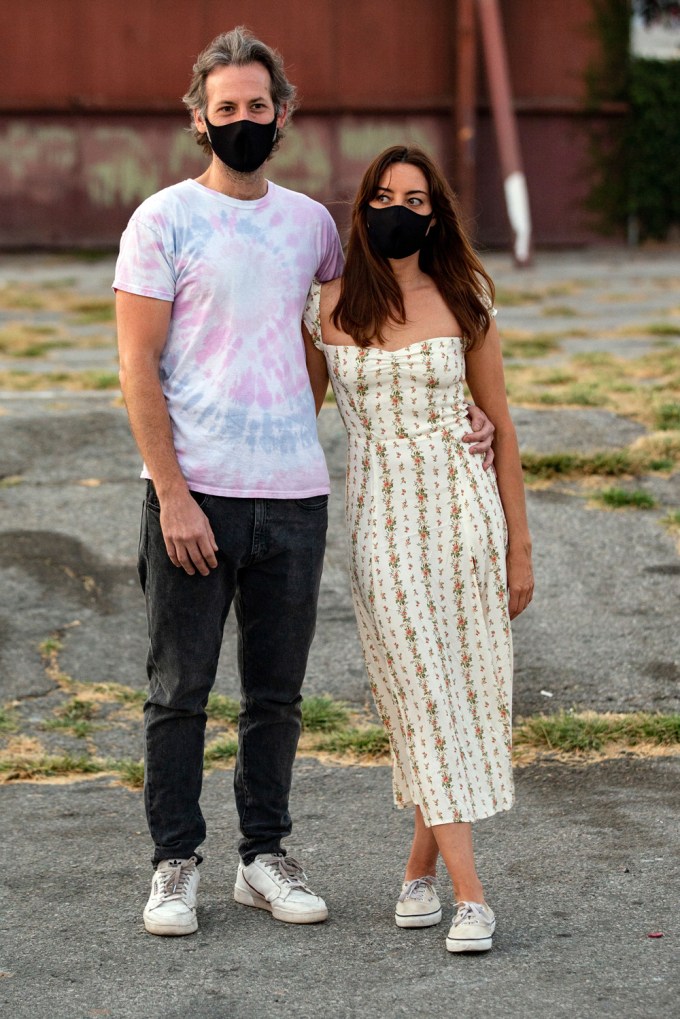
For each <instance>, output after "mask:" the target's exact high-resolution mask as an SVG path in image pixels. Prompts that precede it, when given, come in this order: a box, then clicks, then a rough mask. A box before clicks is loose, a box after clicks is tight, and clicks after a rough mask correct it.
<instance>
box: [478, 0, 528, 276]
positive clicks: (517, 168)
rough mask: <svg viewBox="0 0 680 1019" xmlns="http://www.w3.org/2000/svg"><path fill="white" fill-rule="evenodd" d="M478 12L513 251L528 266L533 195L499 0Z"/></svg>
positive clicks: (487, 0)
mask: <svg viewBox="0 0 680 1019" xmlns="http://www.w3.org/2000/svg"><path fill="white" fill-rule="evenodd" d="M477 11H478V13H479V21H480V27H481V30H482V42H483V45H484V55H485V58H486V72H487V77H488V82H489V93H490V97H491V109H492V112H493V120H494V126H495V129H496V140H497V142H498V150H499V154H500V160H501V171H502V174H503V187H504V190H505V205H506V208H507V211H508V218H509V220H510V225H511V227H512V230H513V233H514V235H515V240H514V245H513V250H514V255H515V260H516V261H517V263H518V265H527V264H528V263H529V261H530V260H531V214H530V212H529V194H528V191H527V184H526V177H525V176H524V169H523V166H522V155H521V152H520V147H519V134H518V131H517V120H516V117H515V112H514V109H513V103H512V90H511V87H510V74H509V71H508V60H507V55H506V51H505V39H504V36H503V25H502V21H501V13H500V8H499V5H498V0H477Z"/></svg>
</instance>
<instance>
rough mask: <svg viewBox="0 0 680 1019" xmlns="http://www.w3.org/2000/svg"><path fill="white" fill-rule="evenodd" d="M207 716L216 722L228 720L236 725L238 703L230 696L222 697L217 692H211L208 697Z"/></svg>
mask: <svg viewBox="0 0 680 1019" xmlns="http://www.w3.org/2000/svg"><path fill="white" fill-rule="evenodd" d="M207 710H208V717H209V718H211V719H213V720H214V721H216V722H228V723H229V725H236V723H237V722H238V713H239V710H240V705H239V702H238V701H235V700H234V699H233V698H232V697H224V696H223V695H222V694H219V693H211V694H210V696H209V697H208V709H207Z"/></svg>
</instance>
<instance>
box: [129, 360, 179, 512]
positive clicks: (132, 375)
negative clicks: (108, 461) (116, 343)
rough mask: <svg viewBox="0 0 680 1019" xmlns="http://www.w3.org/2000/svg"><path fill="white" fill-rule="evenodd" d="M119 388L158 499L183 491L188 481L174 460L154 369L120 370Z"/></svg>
mask: <svg viewBox="0 0 680 1019" xmlns="http://www.w3.org/2000/svg"><path fill="white" fill-rule="evenodd" d="M121 388H122V390H123V397H124V399H125V406H126V407H127V412H128V417H129V419H130V428H131V430H132V434H133V436H134V438H135V442H136V443H137V446H138V447H139V451H140V453H141V454H142V456H143V458H144V462H145V464H146V466H147V468H148V471H149V474H150V475H151V477H152V479H153V483H154V485H155V487H156V491H157V493H158V497H159V499H162V498H164V497H167V496H172V495H173V494H179V493H180V492H181V493H185V492H186V491H187V483H186V480H185V478H184V476H183V474H182V471H181V470H180V466H179V462H178V460H177V453H176V450H175V446H174V442H173V438H172V425H171V424H170V415H169V414H168V405H167V403H166V400H165V396H164V395H163V390H162V389H161V384H160V380H159V378H158V373H157V370H155V369H154V368H152V367H150V366H149V367H148V368H147V367H146V366H144V367H140V366H136V367H135V369H134V370H133V371H121Z"/></svg>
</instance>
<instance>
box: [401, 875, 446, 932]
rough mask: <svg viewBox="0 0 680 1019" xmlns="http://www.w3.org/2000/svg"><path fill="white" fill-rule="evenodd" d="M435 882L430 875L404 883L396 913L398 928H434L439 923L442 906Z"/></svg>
mask: <svg viewBox="0 0 680 1019" xmlns="http://www.w3.org/2000/svg"><path fill="white" fill-rule="evenodd" d="M434 881H435V879H434V878H433V877H431V876H430V875H428V876H427V877H417V878H414V879H413V881H404V883H403V885H402V886H401V895H400V896H399V899H398V901H397V908H396V909H395V911H394V919H395V922H396V925H397V927H434V925H435V924H437V923H439V921H440V920H441V918H442V906H441V902H440V901H439V897H438V895H437V892H436V891H435V887H434Z"/></svg>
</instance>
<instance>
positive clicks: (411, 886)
mask: <svg viewBox="0 0 680 1019" xmlns="http://www.w3.org/2000/svg"><path fill="white" fill-rule="evenodd" d="M434 882H435V879H434V878H433V877H430V875H429V874H428V875H427V876H426V877H416V878H414V879H413V881H409V882H408V884H407V885H406V887H405V888H404V889H403V891H402V893H401V895H400V896H399V902H406V900H407V899H415V900H416V902H424V901H425V895H426V893H427V892H429V891H431V890H432V886H433V885H434Z"/></svg>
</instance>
